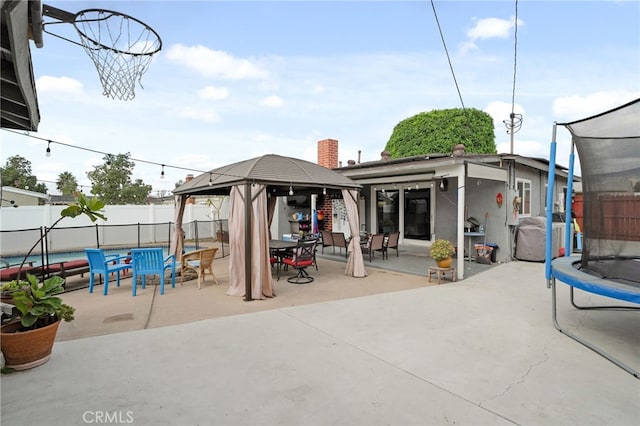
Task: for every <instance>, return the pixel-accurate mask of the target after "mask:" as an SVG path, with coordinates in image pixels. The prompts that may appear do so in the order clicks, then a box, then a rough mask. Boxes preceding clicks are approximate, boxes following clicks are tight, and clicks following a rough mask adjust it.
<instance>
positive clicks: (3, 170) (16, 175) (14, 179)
mask: <svg viewBox="0 0 640 426" xmlns="http://www.w3.org/2000/svg"><path fill="white" fill-rule="evenodd" d="M0 180H1V181H2V185H7V186H13V187H14V188H20V189H26V190H28V191H34V192H42V193H43V194H46V193H47V186H46V185H45V184H44V183H38V179H37V178H36V177H35V175H33V173H32V172H31V162H30V161H29V160H27V159H26V158H24V157H21V156H19V155H14V156H13V157H9V158H7V162H6V164H5V166H4V167H0Z"/></svg>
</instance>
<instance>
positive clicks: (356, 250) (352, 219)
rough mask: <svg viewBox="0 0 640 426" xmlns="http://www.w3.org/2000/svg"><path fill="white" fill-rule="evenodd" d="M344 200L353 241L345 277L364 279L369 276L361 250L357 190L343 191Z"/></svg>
mask: <svg viewBox="0 0 640 426" xmlns="http://www.w3.org/2000/svg"><path fill="white" fill-rule="evenodd" d="M342 198H343V199H344V205H345V207H346V209H347V218H348V220H349V229H350V230H351V240H350V241H349V248H348V251H349V258H348V259H347V268H346V269H345V271H344V273H345V275H351V276H352V277H356V278H362V277H366V276H367V270H366V269H365V267H364V256H363V255H362V250H361V249H360V218H359V217H358V191H356V190H355V189H343V190H342Z"/></svg>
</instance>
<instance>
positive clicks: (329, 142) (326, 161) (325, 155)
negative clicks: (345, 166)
mask: <svg viewBox="0 0 640 426" xmlns="http://www.w3.org/2000/svg"><path fill="white" fill-rule="evenodd" d="M318 164H319V165H320V166H323V167H326V168H329V169H335V168H336V167H338V141H337V140H335V139H323V140H321V141H318ZM317 209H318V210H319V211H322V213H323V214H324V221H323V223H321V224H319V225H320V229H323V230H326V231H331V230H332V229H333V215H332V212H333V209H332V203H331V199H330V198H329V197H324V202H323V203H322V205H319V206H317Z"/></svg>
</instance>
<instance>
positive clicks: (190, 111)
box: [178, 107, 221, 123]
mask: <svg viewBox="0 0 640 426" xmlns="http://www.w3.org/2000/svg"><path fill="white" fill-rule="evenodd" d="M178 115H179V116H181V117H185V118H191V119H194V120H198V121H204V122H205V123H219V122H220V120H221V119H220V116H219V115H218V113H216V112H215V111H213V110H212V109H209V108H192V107H185V108H181V109H180V110H179V111H178Z"/></svg>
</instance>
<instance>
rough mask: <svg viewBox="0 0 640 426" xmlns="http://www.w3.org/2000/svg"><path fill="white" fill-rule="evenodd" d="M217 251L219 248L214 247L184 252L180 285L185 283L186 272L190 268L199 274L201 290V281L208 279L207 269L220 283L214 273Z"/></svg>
mask: <svg viewBox="0 0 640 426" xmlns="http://www.w3.org/2000/svg"><path fill="white" fill-rule="evenodd" d="M217 251H218V248H217V247H213V248H205V249H200V250H195V251H192V252H189V253H185V254H183V255H182V265H181V268H180V285H183V281H184V279H183V278H184V272H185V271H186V270H189V269H190V270H192V271H195V272H196V273H197V274H198V290H200V284H201V282H202V281H204V280H205V279H206V274H207V271H209V273H210V274H211V276H212V277H213V280H214V281H215V282H216V284H220V283H219V282H218V279H217V278H216V275H215V274H214V273H213V259H214V258H215V257H216V252H217Z"/></svg>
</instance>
